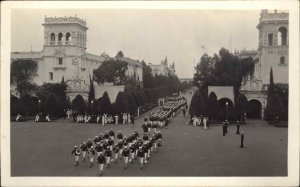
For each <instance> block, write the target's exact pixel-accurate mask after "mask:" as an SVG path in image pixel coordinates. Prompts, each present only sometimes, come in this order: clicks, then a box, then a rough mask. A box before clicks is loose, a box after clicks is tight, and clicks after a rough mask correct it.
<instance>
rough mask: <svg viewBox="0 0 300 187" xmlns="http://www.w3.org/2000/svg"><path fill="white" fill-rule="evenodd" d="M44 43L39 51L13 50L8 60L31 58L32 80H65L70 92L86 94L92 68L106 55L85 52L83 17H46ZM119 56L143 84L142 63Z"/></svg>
mask: <svg viewBox="0 0 300 187" xmlns="http://www.w3.org/2000/svg"><path fill="white" fill-rule="evenodd" d="M42 25H43V26H44V45H43V49H42V51H39V52H33V51H30V52H12V53H11V61H14V60H19V59H31V60H33V61H36V62H38V70H37V76H36V77H35V78H34V80H33V81H34V82H35V83H36V84H38V85H41V84H43V83H45V82H48V83H56V82H60V81H61V80H62V77H64V80H65V81H66V83H67V84H68V85H69V90H68V92H69V94H70V95H74V94H77V93H79V94H80V93H82V94H83V95H86V93H87V92H88V88H89V78H90V76H92V74H93V70H94V69H96V68H98V67H99V66H100V65H101V64H102V62H103V61H105V60H106V59H108V58H112V57H109V56H108V55H107V54H105V53H102V54H101V55H96V54H91V53H88V52H87V46H86V42H87V39H88V36H87V30H88V28H87V26H86V21H85V20H82V19H80V18H78V17H76V16H75V17H54V18H53V17H45V20H44V23H43V24H42ZM121 60H125V61H126V62H128V70H127V72H126V74H127V76H132V77H133V75H134V77H135V78H136V80H137V81H139V82H140V83H141V84H142V81H143V68H142V63H141V62H140V61H137V60H133V59H130V58H127V57H122V59H121Z"/></svg>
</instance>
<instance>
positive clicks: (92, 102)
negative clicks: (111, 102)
mask: <svg viewBox="0 0 300 187" xmlns="http://www.w3.org/2000/svg"><path fill="white" fill-rule="evenodd" d="M93 104H94V100H91V108H92V109H91V110H92V111H91V112H92V115H93V114H94V113H93Z"/></svg>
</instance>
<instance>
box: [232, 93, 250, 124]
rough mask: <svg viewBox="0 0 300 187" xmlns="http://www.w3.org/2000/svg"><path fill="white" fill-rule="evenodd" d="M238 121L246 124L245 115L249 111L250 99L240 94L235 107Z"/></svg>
mask: <svg viewBox="0 0 300 187" xmlns="http://www.w3.org/2000/svg"><path fill="white" fill-rule="evenodd" d="M234 109H235V112H236V115H237V119H239V121H240V122H241V123H245V118H244V113H247V112H248V110H249V104H248V99H247V97H246V96H245V95H244V94H240V95H239V96H238V98H237V101H236V104H235V106H234Z"/></svg>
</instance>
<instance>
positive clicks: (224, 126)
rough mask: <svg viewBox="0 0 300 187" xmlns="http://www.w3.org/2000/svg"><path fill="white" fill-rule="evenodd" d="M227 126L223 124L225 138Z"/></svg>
mask: <svg viewBox="0 0 300 187" xmlns="http://www.w3.org/2000/svg"><path fill="white" fill-rule="evenodd" d="M225 129H226V125H225V122H223V125H222V130H223V136H225V135H226V130H225Z"/></svg>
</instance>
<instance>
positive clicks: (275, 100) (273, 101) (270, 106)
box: [264, 94, 284, 123]
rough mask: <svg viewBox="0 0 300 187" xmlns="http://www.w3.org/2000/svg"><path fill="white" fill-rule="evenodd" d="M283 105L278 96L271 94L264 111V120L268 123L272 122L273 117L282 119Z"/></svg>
mask: <svg viewBox="0 0 300 187" xmlns="http://www.w3.org/2000/svg"><path fill="white" fill-rule="evenodd" d="M283 109H284V107H283V104H282V102H281V99H280V97H279V95H278V94H272V95H270V97H269V98H268V101H267V106H266V109H265V111H264V116H265V119H266V120H267V121H269V122H273V123H274V120H275V117H276V116H278V117H279V119H281V118H282V115H283Z"/></svg>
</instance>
